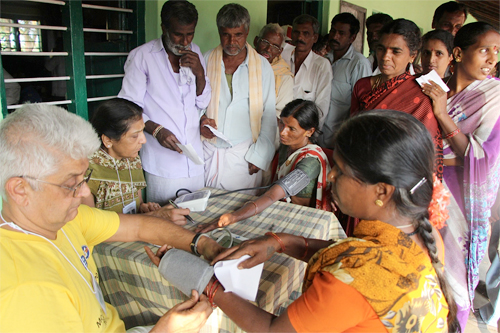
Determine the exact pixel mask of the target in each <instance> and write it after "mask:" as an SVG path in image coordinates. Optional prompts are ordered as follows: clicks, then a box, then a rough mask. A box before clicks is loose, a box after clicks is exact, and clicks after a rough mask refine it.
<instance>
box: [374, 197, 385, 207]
mask: <svg viewBox="0 0 500 333" xmlns="http://www.w3.org/2000/svg"><path fill="white" fill-rule="evenodd" d="M375 205H377V206H379V207H382V206H383V205H384V202H383V201H382V200H380V199H377V200H375Z"/></svg>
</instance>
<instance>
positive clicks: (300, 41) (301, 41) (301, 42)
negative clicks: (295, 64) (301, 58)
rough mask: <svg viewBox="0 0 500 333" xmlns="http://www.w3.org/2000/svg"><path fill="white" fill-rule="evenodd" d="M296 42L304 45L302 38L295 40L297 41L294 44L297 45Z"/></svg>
mask: <svg viewBox="0 0 500 333" xmlns="http://www.w3.org/2000/svg"><path fill="white" fill-rule="evenodd" d="M298 44H304V45H306V42H304V41H303V40H300V39H299V40H297V41H296V42H295V45H298Z"/></svg>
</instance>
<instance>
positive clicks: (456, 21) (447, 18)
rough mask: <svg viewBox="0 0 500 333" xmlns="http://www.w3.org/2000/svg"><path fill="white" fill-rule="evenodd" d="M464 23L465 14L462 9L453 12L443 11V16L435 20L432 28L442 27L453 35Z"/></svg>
mask: <svg viewBox="0 0 500 333" xmlns="http://www.w3.org/2000/svg"><path fill="white" fill-rule="evenodd" d="M464 23H465V14H464V12H462V11H457V12H453V13H448V12H444V14H443V16H442V17H441V18H440V19H439V21H437V22H436V24H435V26H433V28H434V29H443V30H446V31H448V32H450V33H451V34H452V35H453V36H455V35H456V34H457V32H458V30H460V28H462V26H463V25H464Z"/></svg>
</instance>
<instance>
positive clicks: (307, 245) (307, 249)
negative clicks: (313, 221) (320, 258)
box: [300, 236, 309, 259]
mask: <svg viewBox="0 0 500 333" xmlns="http://www.w3.org/2000/svg"><path fill="white" fill-rule="evenodd" d="M300 237H302V238H303V239H304V242H305V243H306V250H305V251H304V255H303V256H302V257H300V259H304V258H305V257H306V255H307V252H308V251H309V242H308V241H307V239H306V238H305V237H304V236H300Z"/></svg>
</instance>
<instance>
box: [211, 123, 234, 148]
mask: <svg viewBox="0 0 500 333" xmlns="http://www.w3.org/2000/svg"><path fill="white" fill-rule="evenodd" d="M205 127H207V128H208V129H209V130H210V131H212V133H214V135H215V136H216V137H218V138H220V139H222V140H224V141H226V142H227V143H229V144H230V145H231V147H232V146H233V144H232V143H231V141H229V138H228V137H227V136H225V135H224V133H222V132H220V131H218V130H216V129H215V128H213V127H212V126H210V125H205Z"/></svg>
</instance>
